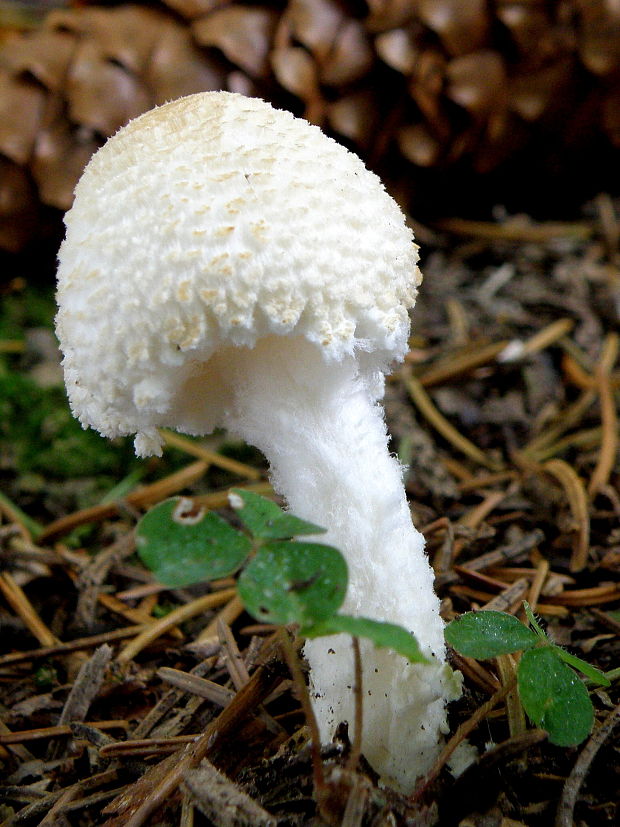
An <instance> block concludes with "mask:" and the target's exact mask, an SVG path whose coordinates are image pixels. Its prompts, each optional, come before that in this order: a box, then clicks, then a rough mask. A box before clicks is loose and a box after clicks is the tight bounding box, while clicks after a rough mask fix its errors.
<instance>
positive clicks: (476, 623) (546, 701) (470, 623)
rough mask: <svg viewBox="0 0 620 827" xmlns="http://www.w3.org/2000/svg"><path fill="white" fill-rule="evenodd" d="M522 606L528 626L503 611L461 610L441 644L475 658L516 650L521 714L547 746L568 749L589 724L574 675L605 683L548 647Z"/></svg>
mask: <svg viewBox="0 0 620 827" xmlns="http://www.w3.org/2000/svg"><path fill="white" fill-rule="evenodd" d="M523 605H524V608H525V613H526V616H527V619H528V621H529V624H530V625H529V626H526V625H525V624H523V623H521V622H520V621H519V620H517V618H516V617H514V616H513V615H509V614H504V613H503V612H491V611H480V612H467V613H465V614H463V615H461V616H460V617H458V618H456V620H453V621H452V622H451V623H449V624H448V625H447V626H446V640H447V642H448V643H449V644H450V646H452V647H453V648H454V649H456V650H457V651H458V652H460V653H461V654H462V655H465V656H466V657H470V658H476V659H478V660H485V659H487V658H495V657H498V656H500V655H507V654H510V653H513V652H522V655H521V657H520V660H519V665H518V668H517V687H518V691H519V698H520V699H521V703H522V705H523V708H524V710H525V712H526V713H527V715H528V717H529V718H530V720H531V721H532V723H534V724H535V725H536V726H538V727H540V728H541V729H545V730H547V732H548V734H549V740H550V741H551V743H552V744H557V745H558V746H562V747H569V746H574V745H575V744H579V743H581V742H582V741H583V740H584V738H587V736H588V735H589V733H590V731H591V730H592V725H593V723H594V709H593V707H592V701H591V700H590V696H589V695H588V691H587V689H586V687H585V685H584V683H583V681H582V680H581V679H580V678H579V676H578V675H577V674H576V672H581V674H582V675H585V677H586V678H588V679H589V680H591V681H592V682H593V683H595V684H598V685H599V686H609V685H610V681H609V679H608V677H607V676H606V675H605V674H604V673H603V672H601V671H599V670H598V669H596V668H595V667H593V666H591V665H590V664H589V663H586V662H585V661H583V660H581V658H577V657H575V656H574V655H571V654H569V653H568V652H566V651H565V650H564V649H562V648H561V647H560V646H558V645H557V644H555V643H553V642H552V641H551V640H550V639H549V637H548V636H547V635H546V634H545V632H544V631H543V630H542V629H541V627H540V624H539V623H538V621H537V620H536V617H535V616H534V613H533V612H532V610H531V608H530V606H529V605H528V604H527V603H524V604H523ZM575 670H576V671H575Z"/></svg>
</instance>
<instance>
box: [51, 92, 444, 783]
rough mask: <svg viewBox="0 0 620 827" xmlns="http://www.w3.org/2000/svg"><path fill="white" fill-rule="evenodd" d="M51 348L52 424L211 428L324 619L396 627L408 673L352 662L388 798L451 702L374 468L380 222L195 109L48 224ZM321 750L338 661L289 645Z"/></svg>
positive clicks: (396, 253)
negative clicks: (322, 571) (274, 519)
mask: <svg viewBox="0 0 620 827" xmlns="http://www.w3.org/2000/svg"><path fill="white" fill-rule="evenodd" d="M66 225H67V234H66V240H65V241H64V243H63V245H62V247H61V250H60V255H59V257H60V266H59V270H58V304H59V311H58V316H57V331H58V336H59V339H60V343H61V347H62V350H63V352H64V369H65V379H66V384H67V389H68V393H69V399H70V402H71V406H72V409H73V412H74V414H75V415H76V416H77V417H78V418H79V419H80V421H81V422H82V424H83V425H84V426H85V427H87V426H88V427H92V428H95V429H97V430H98V431H99V432H100V433H101V434H103V435H105V436H110V437H115V436H119V435H127V434H136V439H135V446H136V452H137V453H138V454H139V455H141V456H147V455H149V454H159V453H160V452H161V440H160V437H159V435H158V432H157V430H156V429H157V427H159V426H168V427H172V428H176V429H177V430H179V431H183V432H185V433H189V434H206V433H209V432H210V431H212V430H213V428H215V427H217V426H225V427H227V428H228V429H229V430H230V431H232V432H234V433H235V434H237V435H239V436H241V437H243V438H244V439H245V440H247V441H248V442H249V443H251V444H253V445H255V446H257V447H258V448H260V449H261V450H262V451H263V453H264V454H265V456H266V457H267V459H268V461H269V464H270V469H271V478H272V481H273V484H274V486H275V488H276V489H277V490H278V491H279V492H281V493H282V494H283V495H284V496H285V498H286V500H287V502H288V505H289V507H290V509H291V510H292V511H293V512H294V513H296V514H298V515H299V516H300V517H303V518H306V519H308V520H311V521H313V522H315V523H317V524H320V525H324V526H326V527H327V528H328V530H329V533H328V534H327V535H326V536H325V537H324V538H323V540H322V541H325V542H329V543H332V544H333V545H335V546H337V547H338V548H340V549H341V550H342V552H343V553H344V555H345V557H346V560H347V563H348V566H349V575H350V585H349V592H348V595H347V599H346V603H345V606H344V610H345V611H347V612H348V613H350V614H355V615H364V616H366V617H372V618H374V619H377V620H388V621H391V622H394V623H398V624H401V625H403V626H405V627H406V628H407V629H409V630H411V631H412V632H414V633H415V635H416V636H417V638H418V641H419V643H420V645H421V647H422V650H423V651H424V653H425V654H427V655H429V656H433V660H432V662H431V664H430V665H411V664H409V663H408V662H407V661H406V660H405V659H404V658H402V657H400V656H398V655H396V654H394V653H392V652H388V651H385V650H375V649H374V648H373V647H372V646H371V645H364V646H363V664H364V675H363V679H364V728H363V750H364V753H365V755H366V757H367V758H368V760H369V761H370V762H371V764H372V765H373V766H374V767H375V768H376V769H377V770H378V771H379V772H380V773H381V774H382V775H383V776H384V778H385V779H386V780H390V781H392V782H393V783H396V784H398V785H399V786H400V787H401V788H403V789H410V788H411V786H412V784H413V782H414V781H415V778H416V777H417V776H418V775H420V774H422V773H423V772H424V771H425V770H426V769H427V768H428V766H429V764H430V763H431V761H432V760H433V757H434V756H435V754H436V750H437V745H438V741H439V732H440V731H443V730H444V726H445V702H446V700H447V699H449V698H450V697H453V696H454V694H455V681H454V679H453V677H452V673H451V672H450V670H449V669H448V667H447V666H446V665H445V662H444V643H443V626H442V622H441V619H440V617H439V612H438V600H437V598H436V596H435V595H434V593H433V576H432V571H431V569H430V567H429V565H428V562H427V560H426V557H425V554H424V543H423V539H422V536H421V535H420V534H419V533H418V532H417V531H416V529H415V528H414V527H413V525H412V522H411V517H410V512H409V507H408V503H407V500H406V497H405V492H404V488H403V484H402V471H401V468H400V466H399V464H398V462H397V461H396V460H395V459H394V458H393V457H391V456H390V454H389V452H388V449H387V433H386V427H385V424H384V419H383V411H382V409H381V407H380V406H379V404H378V400H379V399H380V398H381V396H382V394H383V383H384V374H385V372H386V371H387V370H388V367H389V366H390V364H391V363H392V362H393V361H394V360H400V359H402V357H403V355H404V353H405V352H406V349H407V337H408V332H409V318H408V309H409V308H411V307H412V306H413V304H414V301H415V297H416V288H417V285H418V283H419V281H420V276H419V271H418V269H417V248H416V246H415V245H414V243H413V235H412V233H411V231H410V230H409V229H408V228H407V226H406V225H405V221H404V217H403V215H402V213H401V211H400V210H399V208H398V206H397V205H396V203H395V202H394V201H393V200H392V198H390V197H389V196H388V195H387V193H386V192H385V190H384V188H383V186H382V184H381V183H380V181H379V179H378V178H377V177H376V176H375V175H374V174H373V173H371V172H369V171H368V170H367V169H366V168H365V167H364V165H363V164H362V162H361V161H360V160H359V158H357V157H356V156H355V155H353V154H352V153H351V152H348V151H347V150H346V149H344V148H343V147H342V146H340V145H339V144H337V143H336V142H335V141H333V140H331V139H330V138H327V137H326V136H325V135H324V134H323V133H322V132H321V131H320V130H319V129H318V128H316V127H314V126H310V125H309V124H308V123H306V122H305V121H303V120H300V119H297V118H294V117H293V116H292V115H291V114H289V113H287V112H283V111H276V110H274V109H272V108H271V107H270V106H269V105H268V104H266V103H264V102H262V101H259V100H254V99H248V98H244V97H241V96H239V95H234V94H229V93H225V92H209V93H204V94H198V95H192V96H190V97H187V98H184V99H181V100H178V101H175V102H173V103H169V104H166V105H165V106H162V107H160V108H158V109H154V110H152V111H151V112H148V113H146V114H145V115H142V116H141V117H139V118H137V119H136V120H135V121H133V122H132V123H130V124H129V125H128V126H127V127H125V128H124V129H122V130H121V131H120V132H118V133H117V134H116V135H115V136H114V137H113V138H111V139H110V140H109V141H108V142H107V144H106V145H105V146H104V147H103V148H102V149H101V150H100V151H99V152H97V153H96V155H95V156H94V157H93V158H92V160H91V161H90V163H89V165H88V167H87V168H86V170H85V172H84V175H83V176H82V178H81V180H80V182H79V184H78V186H77V189H76V197H75V203H74V206H73V208H72V209H71V210H70V212H69V213H68V214H67V216H66ZM305 654H306V656H307V658H308V661H309V664H310V668H311V682H312V687H313V694H314V705H315V709H316V713H317V716H318V719H319V723H320V728H321V735H322V737H323V738H324V739H326V740H327V739H329V738H330V736H331V735H332V733H333V731H334V728H335V726H336V725H337V724H338V723H339V722H340V721H343V720H347V721H348V722H349V724H350V725H351V726H352V724H353V708H354V699H353V693H352V690H351V685H352V684H353V682H354V681H353V660H352V654H351V646H350V641H349V640H348V639H347V638H346V637H344V636H339V637H332V638H324V639H317V640H313V641H310V642H309V643H308V644H307V645H306V649H305Z"/></svg>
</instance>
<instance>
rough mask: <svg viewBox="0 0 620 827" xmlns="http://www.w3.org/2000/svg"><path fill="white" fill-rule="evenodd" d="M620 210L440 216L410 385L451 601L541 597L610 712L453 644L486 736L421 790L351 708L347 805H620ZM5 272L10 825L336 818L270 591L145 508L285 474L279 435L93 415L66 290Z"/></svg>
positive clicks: (593, 809) (404, 382) (398, 411)
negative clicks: (156, 565) (267, 621)
mask: <svg viewBox="0 0 620 827" xmlns="http://www.w3.org/2000/svg"><path fill="white" fill-rule="evenodd" d="M615 207H616V208H617V205H615ZM615 215H616V213H615V210H614V204H613V203H612V201H611V199H610V198H608V197H607V196H600V197H599V198H598V199H597V200H596V201H594V202H593V203H591V204H590V205H588V207H587V208H586V209H585V210H584V213H583V216H582V218H581V219H580V220H579V221H577V222H574V223H562V224H550V223H542V224H541V223H535V222H533V221H531V220H530V219H529V218H527V217H526V216H507V215H501V214H498V215H497V216H496V219H497V220H496V221H495V222H493V223H484V224H482V223H481V224H477V223H472V222H465V221H456V220H455V221H446V222H443V224H442V225H441V226H437V227H434V228H432V229H431V228H428V227H417V228H416V235H417V238H418V241H419V242H420V244H421V245H422V248H423V251H424V258H423V272H424V275H425V280H424V283H423V285H422V288H421V290H420V296H419V300H418V304H417V306H416V308H415V311H414V316H413V328H412V338H411V350H410V353H409V354H408V356H407V358H406V362H405V365H404V366H403V367H402V368H399V369H398V370H397V371H396V372H395V373H394V375H393V377H392V378H391V379H390V380H389V381H388V385H387V389H386V399H385V405H386V412H387V421H388V426H389V429H390V433H391V435H392V450H393V451H394V452H395V453H397V454H398V455H399V457H400V459H401V461H402V462H403V463H404V464H406V465H407V466H408V467H409V470H408V472H407V476H406V484H407V490H408V493H409V495H410V499H411V504H412V513H413V515H414V521H415V523H416V525H417V526H418V527H419V528H420V529H421V531H422V532H423V533H424V535H425V537H426V541H427V549H428V552H429V555H430V559H431V562H432V564H433V567H434V569H435V572H436V587H437V591H438V593H439V595H440V597H441V601H442V614H443V616H444V617H445V619H446V620H447V621H448V620H451V619H452V618H454V617H456V616H457V615H458V614H460V613H462V612H464V611H467V610H470V609H474V608H475V609H480V608H494V609H499V610H502V611H506V612H511V613H513V614H516V615H517V616H519V617H521V616H522V615H521V612H522V604H523V601H524V600H527V601H528V602H529V603H530V605H531V606H532V607H534V609H535V611H536V613H537V615H538V617H539V618H540V619H541V622H542V624H543V625H544V627H545V628H546V629H547V631H548V634H549V635H550V636H551V637H552V639H553V640H554V641H555V642H556V643H558V644H560V645H562V646H564V647H567V649H568V650H569V651H570V652H572V653H574V654H575V655H578V656H579V657H581V658H583V659H584V660H586V661H588V662H589V663H591V664H593V665H594V666H596V667H598V668H599V669H601V670H603V671H604V672H612V674H614V675H615V679H614V680H612V684H611V686H610V687H609V688H600V687H599V688H596V687H594V688H592V689H591V698H592V701H593V704H594V708H595V718H596V721H595V726H594V729H593V732H592V734H591V735H590V736H589V737H588V738H587V739H586V740H585V741H584V742H583V743H581V744H580V745H578V746H573V747H559V746H556V745H553V744H551V743H550V742H549V740H548V738H547V737H546V734H545V733H544V732H542V731H541V730H538V729H532V728H531V727H530V726H529V725H527V727H525V728H524V725H523V723H524V722H523V719H522V718H521V716H520V714H519V711H518V706H517V707H516V710H515V705H514V703H513V704H512V707H511V704H510V703H507V701H506V699H505V698H504V695H505V691H504V688H505V685H506V683H507V682H509V681H510V680H511V670H512V672H514V668H515V666H514V661H509V662H504V663H503V664H502V665H498V663H497V662H496V661H483V662H477V661H472V660H470V659H468V658H464V657H462V656H459V655H457V654H456V653H454V652H452V651H450V653H449V656H450V658H451V660H452V663H453V666H454V667H455V668H457V669H459V670H461V671H462V673H463V675H464V692H463V696H462V698H461V699H460V700H459V701H457V702H455V703H453V704H452V705H451V707H450V713H449V719H450V733H449V735H448V736H447V738H449V739H451V740H450V745H451V747H455V746H457V745H458V744H459V743H460V742H461V741H464V740H465V739H467V742H468V743H469V744H470V745H471V747H473V748H474V749H475V752H474V750H470V752H471V754H472V755H474V756H475V760H474V761H473V763H471V764H470V765H469V767H468V768H467V769H466V770H465V771H464V773H463V774H461V775H460V776H459V777H458V778H455V777H454V776H453V775H452V774H451V772H450V771H449V769H448V765H447V760H446V758H447V753H446V752H444V753H442V755H441V756H440V758H439V759H438V761H437V763H436V765H435V766H434V767H433V768H432V769H431V771H430V773H429V776H428V777H426V778H424V779H421V780H420V781H419V784H418V787H417V789H416V791H415V792H414V794H413V795H412V796H410V797H404V796H401V795H399V794H397V793H395V792H394V791H391V790H389V789H388V790H386V789H383V788H381V787H380V786H379V785H378V784H377V783H376V777H375V776H374V774H373V772H372V770H371V769H370V768H369V767H368V766H367V765H366V764H365V763H364V761H363V760H362V762H361V764H360V766H359V768H355V767H352V766H351V762H349V761H348V757H349V755H350V751H351V750H350V744H349V743H348V740H347V735H346V732H345V731H343V732H342V733H341V734H340V736H341V737H340V738H339V740H337V741H336V742H335V743H334V744H332V745H330V746H326V747H324V749H323V756H322V760H323V763H324V768H325V777H326V778H327V780H328V781H331V783H332V788H331V789H332V792H331V798H330V801H329V804H328V805H326V806H325V807H324V811H325V810H329V811H330V812H331V813H332V814H333V816H332V818H333V823H338V824H340V823H342V824H343V825H346V826H347V827H356V826H357V827H360V826H361V825H373V826H374V827H379V825H386V827H387V825H412V826H413V825H419V827H422V825H425V826H427V827H430V826H431V825H435V824H437V825H446V827H448V826H449V825H460V827H474V825H475V826H476V827H518V825H527V827H548V826H549V825H552V824H555V825H557V827H570V825H572V824H573V823H574V824H576V825H586V826H587V827H603V825H612V824H618V823H619V821H620V806H619V801H618V789H619V788H620V760H619V759H620V741H619V738H618V736H619V734H620V727H618V726H616V724H617V723H618V721H619V720H620V707H619V705H618V704H619V702H620V697H619V695H620V693H619V682H618V680H617V668H618V664H619V663H620V657H619V656H620V637H619V632H620V464H619V456H618V400H619V394H620V365H619V362H618V347H619V338H618V333H617V330H618V321H619V318H620V248H619V242H620V226H619V224H618V222H617V219H616V217H615ZM2 290H3V295H2V309H1V311H0V561H1V563H0V641H1V644H0V645H1V651H0V778H1V781H0V827H9V825H22V824H23V825H34V824H41V825H100V824H106V825H110V827H112V826H113V825H125V827H136V825H138V824H151V825H162V826H163V825H182V826H183V827H190V825H193V824H195V825H201V824H206V825H208V824H215V825H244V824H246V825H262V824H265V825H271V824H273V825H276V824H277V825H281V826H282V827H284V826H285V825H311V824H312V825H320V824H322V823H325V821H324V818H323V817H321V815H320V814H319V813H318V812H317V807H316V803H315V795H314V792H313V769H312V754H311V750H310V748H309V746H308V731H307V726H306V724H305V720H304V716H303V714H302V712H301V708H300V705H299V701H298V700H297V699H296V698H297V694H296V692H295V687H294V682H293V681H292V680H291V677H290V674H289V671H288V669H287V667H286V664H285V661H284V658H283V656H282V655H281V653H280V649H279V647H278V633H277V632H275V633H274V629H273V627H269V626H261V625H258V624H256V623H255V622H254V621H253V620H252V619H251V618H249V617H248V616H247V615H246V614H244V613H243V610H242V607H241V606H240V604H239V602H238V599H237V598H236V597H235V593H234V582H233V581H232V580H231V579H226V580H222V581H219V582H216V583H212V584H211V585H210V586H206V585H205V586H198V587H191V588H184V589H176V590H171V589H166V588H164V587H162V586H161V585H160V584H158V583H157V582H155V581H154V580H153V577H152V575H151V574H150V573H149V572H148V571H147V570H146V569H145V568H144V567H143V566H142V565H141V564H140V561H139V559H138V558H137V557H136V556H135V542H134V536H133V527H134V525H135V522H136V519H137V517H138V516H139V515H140V514H141V513H143V511H144V510H145V509H146V508H148V507H149V506H150V505H153V504H155V503H157V502H159V501H160V500H162V499H164V498H166V497H169V496H171V495H173V494H177V493H179V492H184V493H187V494H189V495H194V496H197V497H199V498H200V501H201V502H202V503H203V504H206V505H208V506H210V507H212V508H216V509H225V508H226V503H227V494H226V492H227V490H228V489H229V488H230V487H231V486H244V485H248V486H250V487H251V488H252V489H253V490H257V491H260V492H263V493H269V486H268V483H267V475H266V467H265V464H264V461H263V459H262V457H261V456H260V455H259V454H258V453H257V452H255V451H253V450H252V449H249V448H247V447H245V446H243V445H239V444H236V443H233V442H230V441H227V439H226V437H225V435H223V434H218V435H216V436H213V437H209V438H207V439H204V440H187V439H184V438H179V437H176V436H175V435H171V436H169V437H168V447H167V449H166V451H165V454H164V457H163V458H162V459H153V460H149V461H142V462H140V461H137V460H136V459H135V458H133V457H132V454H131V445H130V444H129V443H130V441H127V442H122V443H118V444H116V443H115V444H109V443H108V442H106V441H104V440H102V439H100V438H99V437H98V436H96V435H95V434H93V433H86V432H82V431H81V430H80V429H79V426H77V424H76V423H75V422H74V421H73V420H72V418H71V416H70V413H69V411H68V407H67V405H66V400H65V398H64V390H63V388H62V377H61V374H60V369H59V365H58V354H57V351H56V347H55V342H54V338H53V333H52V328H51V318H52V314H53V300H52V297H51V296H52V294H51V291H50V290H45V289H42V288H35V287H33V286H32V285H29V284H28V283H27V282H26V281H25V280H22V279H19V278H17V279H15V280H13V281H12V282H11V283H10V284H8V285H6V286H5V287H4V288H2ZM239 663H240V664H241V667H239ZM500 666H501V668H500ZM613 670H616V671H615V673H614V672H613ZM511 697H512V696H511ZM513 700H514V698H513ZM266 713H267V714H266ZM567 715H570V710H567ZM205 732H207V733H209V735H210V738H208V739H207V740H205V738H204V737H203V738H202V739H200V738H198V736H200V735H201V734H202V733H205ZM197 738H198V740H196V739H197ZM197 745H199V746H197ZM461 751H463V750H461ZM218 770H219V771H220V773H218Z"/></svg>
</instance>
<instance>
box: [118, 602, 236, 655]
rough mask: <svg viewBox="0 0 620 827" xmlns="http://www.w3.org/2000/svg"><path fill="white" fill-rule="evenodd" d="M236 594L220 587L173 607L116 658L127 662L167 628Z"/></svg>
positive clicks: (218, 604) (219, 604)
mask: <svg viewBox="0 0 620 827" xmlns="http://www.w3.org/2000/svg"><path fill="white" fill-rule="evenodd" d="M235 594H236V589H222V590H221V591H219V592H213V593H211V594H207V595H205V596H204V597H199V598H198V599H197V600H192V602H191V603H187V604H186V605H184V606H179V608H178V609H173V611H171V612H170V613H169V614H167V615H166V616H165V617H162V618H161V619H160V620H158V621H156V622H155V623H153V624H151V625H150V626H148V627H147V628H146V629H144V631H143V632H141V633H140V634H139V635H138V636H137V637H136V638H135V639H134V640H132V641H131V642H130V643H129V644H127V646H125V648H124V649H122V650H121V651H120V652H119V654H118V656H117V658H116V660H117V661H118V662H119V663H128V662H129V661H130V660H133V658H135V656H136V655H137V654H138V653H139V652H141V651H142V649H144V647H145V646H148V645H149V644H150V643H152V642H153V641H154V640H157V638H158V637H161V636H162V635H163V634H164V633H165V632H167V631H168V630H169V629H172V628H174V627H175V626H178V625H179V623H183V622H184V621H185V620H189V618H190V617H195V616H196V615H198V614H202V612H205V611H207V610H208V609H214V608H215V607H216V606H221V605H222V603H227V602H228V601H229V600H231V599H232V598H233V597H234V596H235Z"/></svg>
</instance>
